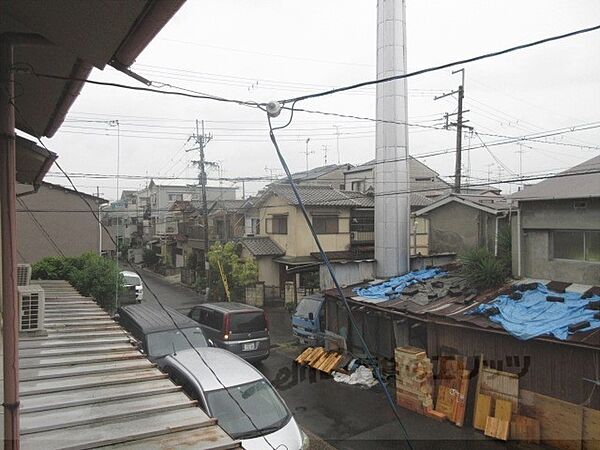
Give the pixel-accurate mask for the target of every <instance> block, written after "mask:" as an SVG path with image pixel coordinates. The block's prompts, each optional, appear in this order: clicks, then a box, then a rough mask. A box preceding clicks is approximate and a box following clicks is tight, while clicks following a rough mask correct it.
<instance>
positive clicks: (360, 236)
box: [350, 231, 375, 242]
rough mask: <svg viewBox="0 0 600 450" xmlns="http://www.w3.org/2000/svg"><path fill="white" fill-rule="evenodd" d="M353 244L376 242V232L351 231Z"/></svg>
mask: <svg viewBox="0 0 600 450" xmlns="http://www.w3.org/2000/svg"><path fill="white" fill-rule="evenodd" d="M350 241H351V242H374V241H375V232H374V231H351V232H350Z"/></svg>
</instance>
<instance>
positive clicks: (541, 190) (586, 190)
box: [510, 155, 600, 201]
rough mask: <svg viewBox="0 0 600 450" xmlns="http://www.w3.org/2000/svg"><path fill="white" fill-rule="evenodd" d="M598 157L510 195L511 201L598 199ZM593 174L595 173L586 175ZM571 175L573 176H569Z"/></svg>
mask: <svg viewBox="0 0 600 450" xmlns="http://www.w3.org/2000/svg"><path fill="white" fill-rule="evenodd" d="M599 171H600V155H599V156H596V157H594V158H592V159H589V160H587V161H585V162H584V163H581V164H579V165H577V166H575V167H571V168H570V169H568V170H565V171H564V172H562V173H561V176H560V177H556V178H548V179H547V180H544V181H541V182H540V183H537V184H534V185H532V186H527V187H526V188H525V189H523V190H522V191H520V192H517V193H515V194H513V195H511V197H510V198H511V199H514V200H519V201H527V200H552V199H569V198H591V197H600V172H599ZM586 172H595V173H586ZM570 173H572V174H573V175H569V174H570Z"/></svg>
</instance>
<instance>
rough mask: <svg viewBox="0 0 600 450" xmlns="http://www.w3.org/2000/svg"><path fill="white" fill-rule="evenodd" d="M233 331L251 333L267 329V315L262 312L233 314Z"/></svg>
mask: <svg viewBox="0 0 600 450" xmlns="http://www.w3.org/2000/svg"><path fill="white" fill-rule="evenodd" d="M230 326H231V332H232V333H250V332H252V331H263V330H266V329H267V323H266V322H265V316H264V314H263V313H262V312H251V313H239V314H231V325H230Z"/></svg>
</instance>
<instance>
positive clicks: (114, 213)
mask: <svg viewBox="0 0 600 450" xmlns="http://www.w3.org/2000/svg"><path fill="white" fill-rule="evenodd" d="M139 216H140V212H139V209H138V206H137V197H136V196H135V191H130V190H124V191H122V192H121V198H120V199H119V200H117V201H114V202H111V203H110V204H109V205H104V206H103V207H102V223H103V224H104V225H105V226H106V228H107V229H108V231H109V232H110V234H111V236H113V238H114V239H115V241H117V242H121V243H122V244H123V245H124V246H126V247H130V246H131V247H139V246H141V239H142V233H143V230H142V219H141V218H140V217H139Z"/></svg>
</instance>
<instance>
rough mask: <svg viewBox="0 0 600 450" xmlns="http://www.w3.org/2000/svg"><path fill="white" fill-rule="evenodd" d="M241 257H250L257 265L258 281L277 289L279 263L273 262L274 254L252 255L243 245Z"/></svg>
mask: <svg viewBox="0 0 600 450" xmlns="http://www.w3.org/2000/svg"><path fill="white" fill-rule="evenodd" d="M241 257H242V258H243V259H251V260H254V261H255V262H256V265H257V266H258V281H260V282H261V283H263V284H264V286H265V287H267V288H271V287H275V288H277V289H279V264H277V263H275V262H273V258H275V257H274V256H259V257H255V256H253V255H252V254H251V253H250V252H249V251H248V250H247V249H246V248H245V247H244V248H243V249H242V253H241Z"/></svg>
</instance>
